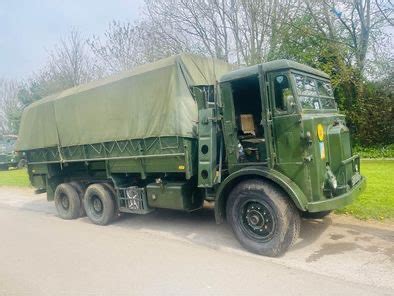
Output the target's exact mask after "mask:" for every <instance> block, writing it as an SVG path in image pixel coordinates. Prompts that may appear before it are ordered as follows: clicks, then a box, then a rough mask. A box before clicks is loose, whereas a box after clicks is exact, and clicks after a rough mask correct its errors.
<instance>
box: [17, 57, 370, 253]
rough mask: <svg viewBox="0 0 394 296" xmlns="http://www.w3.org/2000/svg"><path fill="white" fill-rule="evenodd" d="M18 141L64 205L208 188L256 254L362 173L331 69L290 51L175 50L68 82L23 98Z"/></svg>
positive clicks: (37, 178)
mask: <svg viewBox="0 0 394 296" xmlns="http://www.w3.org/2000/svg"><path fill="white" fill-rule="evenodd" d="M18 150H19V151H21V152H24V153H25V154H26V157H27V161H28V172H29V177H30V181H31V183H32V184H33V186H34V187H36V188H37V191H38V192H46V193H47V199H48V200H49V201H52V200H54V201H55V205H56V208H57V211H58V215H59V216H60V217H61V218H63V219H76V218H78V217H80V216H82V215H84V214H85V213H86V214H87V216H88V217H89V218H90V220H91V221H92V222H93V223H95V224H99V225H106V224H108V223H110V222H111V221H112V220H113V219H114V218H115V217H117V216H118V215H119V214H120V213H132V214H147V213H149V212H151V211H153V210H155V209H157V208H167V209H176V210H182V211H195V210H198V209H200V208H201V207H202V206H203V203H204V201H210V202H214V204H215V218H216V221H217V223H221V222H223V221H224V220H227V221H228V223H229V224H230V225H231V227H232V229H233V231H234V234H235V236H236V237H237V239H238V240H239V241H240V243H241V244H242V245H243V246H244V247H245V248H246V249H248V250H250V251H252V252H254V253H258V254H262V255H266V256H278V255H280V254H283V253H284V252H285V251H286V250H287V249H288V248H289V247H290V246H291V245H292V244H293V243H294V241H295V240H296V239H297V236H298V233H299V231H300V216H314V217H323V216H324V215H326V214H327V213H329V211H331V210H333V209H336V208H340V207H343V206H345V205H347V204H349V203H351V202H352V200H354V199H355V198H356V197H357V196H358V195H359V194H360V192H361V191H362V190H363V188H364V187H365V178H364V177H362V176H361V175H360V158H359V157H358V156H357V155H352V151H351V146H350V137H349V129H348V128H347V127H346V123H345V118H344V116H343V115H341V114H339V113H338V109H337V106H336V104H335V101H334V97H333V91H332V89H331V85H330V81H329V77H328V76H327V75H326V74H325V73H323V72H321V71H318V70H315V69H313V68H310V67H307V66H305V65H301V64H298V63H295V62H292V61H288V60H278V61H273V62H268V63H263V64H260V65H255V66H251V67H246V68H241V69H234V67H233V66H232V65H230V64H227V63H225V62H222V61H219V60H215V59H210V58H204V57H199V56H195V55H188V54H181V55H177V56H173V57H170V58H167V59H163V60H160V61H158V62H155V63H152V64H148V65H144V66H141V67H138V68H136V69H134V70H132V71H129V72H124V73H121V74H119V75H115V76H112V77H109V78H106V79H103V80H100V81H94V82H91V83H89V84H86V85H81V86H78V87H75V88H72V89H69V90H65V91H63V92H61V93H58V94H55V95H52V96H49V97H47V98H44V99H42V100H39V101H37V102H36V103H34V104H32V105H31V106H29V107H28V108H26V110H25V111H24V113H23V117H22V122H21V127H20V133H19V141H18Z"/></svg>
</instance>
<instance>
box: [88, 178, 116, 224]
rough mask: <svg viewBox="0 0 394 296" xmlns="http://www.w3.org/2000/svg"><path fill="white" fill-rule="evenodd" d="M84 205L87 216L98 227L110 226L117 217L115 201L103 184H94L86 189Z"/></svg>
mask: <svg viewBox="0 0 394 296" xmlns="http://www.w3.org/2000/svg"><path fill="white" fill-rule="evenodd" d="M83 203H84V207H85V211H86V215H87V216H88V217H89V219H90V220H91V221H92V222H93V223H94V224H98V225H107V224H109V223H110V222H111V221H112V220H113V219H114V216H115V201H114V199H113V198H112V193H111V191H110V190H109V189H108V188H107V187H106V186H105V185H103V184H92V185H90V186H89V187H88V189H86V192H85V196H84V198H83Z"/></svg>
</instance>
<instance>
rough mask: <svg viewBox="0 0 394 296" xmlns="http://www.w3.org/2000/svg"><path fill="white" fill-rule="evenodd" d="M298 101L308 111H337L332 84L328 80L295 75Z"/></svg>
mask: <svg viewBox="0 0 394 296" xmlns="http://www.w3.org/2000/svg"><path fill="white" fill-rule="evenodd" d="M294 79H295V82H296V90H297V95H298V100H299V101H300V103H301V107H302V108H303V109H306V110H325V109H336V104H335V100H334V94H333V91H332V88H331V84H330V82H329V81H327V80H320V79H315V78H312V77H310V76H308V75H301V74H294Z"/></svg>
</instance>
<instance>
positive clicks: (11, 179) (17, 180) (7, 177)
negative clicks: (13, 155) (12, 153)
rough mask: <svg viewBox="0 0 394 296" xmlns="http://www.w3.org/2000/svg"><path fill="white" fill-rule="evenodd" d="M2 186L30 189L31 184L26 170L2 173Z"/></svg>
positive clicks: (0, 179) (0, 184)
mask: <svg viewBox="0 0 394 296" xmlns="http://www.w3.org/2000/svg"><path fill="white" fill-rule="evenodd" d="M0 186H13V187H29V186H30V182H29V177H28V175H27V171H26V169H20V170H16V169H14V170H13V169H11V170H9V171H0Z"/></svg>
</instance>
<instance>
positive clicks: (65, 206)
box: [61, 194, 70, 210]
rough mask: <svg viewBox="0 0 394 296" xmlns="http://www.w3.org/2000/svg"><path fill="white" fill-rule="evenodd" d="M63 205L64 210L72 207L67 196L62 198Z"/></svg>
mask: <svg viewBox="0 0 394 296" xmlns="http://www.w3.org/2000/svg"><path fill="white" fill-rule="evenodd" d="M61 204H62V207H63V208H64V209H66V210H67V209H68V207H69V206H70V202H69V200H68V197H67V195H65V194H64V195H63V196H62V197H61Z"/></svg>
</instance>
